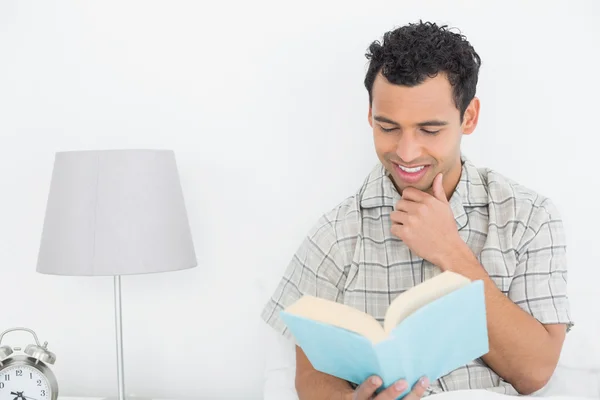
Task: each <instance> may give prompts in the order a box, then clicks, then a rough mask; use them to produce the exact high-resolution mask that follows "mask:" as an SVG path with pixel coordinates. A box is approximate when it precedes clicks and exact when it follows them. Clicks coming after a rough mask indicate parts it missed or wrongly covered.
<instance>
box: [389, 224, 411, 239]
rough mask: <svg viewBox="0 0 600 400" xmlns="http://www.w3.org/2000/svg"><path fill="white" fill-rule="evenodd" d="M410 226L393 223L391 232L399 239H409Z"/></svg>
mask: <svg viewBox="0 0 600 400" xmlns="http://www.w3.org/2000/svg"><path fill="white" fill-rule="evenodd" d="M409 229H410V228H408V227H407V226H406V225H402V224H392V227H391V228H390V232H391V233H392V235H394V236H396V237H397V238H398V239H400V240H402V241H407V240H409V239H410V231H409Z"/></svg>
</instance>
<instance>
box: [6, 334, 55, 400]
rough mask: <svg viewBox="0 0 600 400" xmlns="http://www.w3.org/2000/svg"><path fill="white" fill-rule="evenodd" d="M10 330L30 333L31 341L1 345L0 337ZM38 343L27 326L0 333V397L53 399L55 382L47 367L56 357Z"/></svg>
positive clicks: (34, 399) (35, 399)
mask: <svg viewBox="0 0 600 400" xmlns="http://www.w3.org/2000/svg"><path fill="white" fill-rule="evenodd" d="M12 331H26V332H29V333H31V334H32V335H33V337H34V339H35V344H30V345H27V347H26V348H25V350H24V351H22V354H21V353H19V352H21V348H20V347H14V348H11V347H10V346H2V338H3V337H4V335H6V334H7V333H9V332H12ZM47 346H48V342H44V345H43V346H40V342H39V341H38V338H37V335H36V334H35V332H33V331H32V330H31V329H27V328H12V329H8V330H6V331H4V332H3V333H2V334H1V335H0V400H56V399H57V398H58V383H57V381H56V377H55V376H54V373H53V372H52V370H51V369H50V367H48V365H50V364H54V362H55V361H56V356H55V355H54V354H53V353H52V352H50V351H48V349H47V348H46V347H47Z"/></svg>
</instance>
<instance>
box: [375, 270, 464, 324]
mask: <svg viewBox="0 0 600 400" xmlns="http://www.w3.org/2000/svg"><path fill="white" fill-rule="evenodd" d="M470 283H471V280H470V279H468V278H466V277H464V276H462V275H460V274H457V273H455V272H451V271H445V272H442V273H441V274H439V275H437V276H435V277H433V278H431V279H428V280H426V281H424V282H422V283H420V284H418V285H417V286H415V287H412V288H410V289H408V290H407V291H406V292H404V293H402V294H400V295H399V296H398V297H396V298H395V299H394V300H393V301H392V303H391V304H390V307H389V308H388V310H387V312H386V314H385V322H384V331H385V333H386V335H388V334H389V333H390V332H391V331H392V329H394V328H395V327H396V326H397V325H398V324H399V323H400V322H402V320H404V319H405V318H406V317H408V316H409V315H410V314H412V313H413V312H415V311H416V310H418V309H419V308H421V307H423V306H424V305H426V304H428V303H430V302H432V301H434V300H436V299H438V298H440V297H442V296H444V295H446V294H448V293H450V292H453V291H454V290H456V289H458V288H461V287H463V286H466V285H468V284H470Z"/></svg>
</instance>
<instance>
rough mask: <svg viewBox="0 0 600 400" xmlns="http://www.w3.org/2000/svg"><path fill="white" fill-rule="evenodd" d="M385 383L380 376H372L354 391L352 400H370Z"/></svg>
mask: <svg viewBox="0 0 600 400" xmlns="http://www.w3.org/2000/svg"><path fill="white" fill-rule="evenodd" d="M382 383H383V382H382V381H381V378H380V377H378V376H372V377H370V378H369V379H367V380H365V381H364V382H363V383H361V384H360V386H359V387H357V388H356V390H355V391H354V396H353V397H352V400H368V399H370V398H371V396H373V394H374V393H375V391H376V390H377V388H378V387H379V386H381V384H382Z"/></svg>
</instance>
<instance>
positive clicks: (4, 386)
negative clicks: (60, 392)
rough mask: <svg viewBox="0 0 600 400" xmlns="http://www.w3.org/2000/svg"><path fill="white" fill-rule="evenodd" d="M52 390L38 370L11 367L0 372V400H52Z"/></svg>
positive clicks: (20, 366) (28, 367)
mask: <svg viewBox="0 0 600 400" xmlns="http://www.w3.org/2000/svg"><path fill="white" fill-rule="evenodd" d="M51 398H52V388H51V387H50V384H49V382H48V380H47V379H46V377H45V376H44V375H43V374H42V373H41V372H40V371H39V370H37V369H36V368H33V367H31V366H27V365H11V366H9V367H8V368H6V369H3V370H1V371H0V400H50V399H51Z"/></svg>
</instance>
